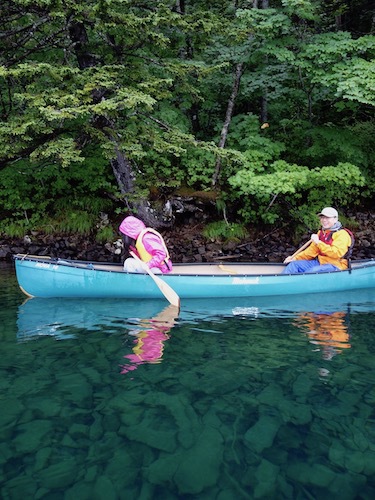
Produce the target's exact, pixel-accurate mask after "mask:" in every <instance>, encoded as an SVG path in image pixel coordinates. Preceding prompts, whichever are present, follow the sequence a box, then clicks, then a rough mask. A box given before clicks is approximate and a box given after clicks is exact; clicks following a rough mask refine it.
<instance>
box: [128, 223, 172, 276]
mask: <svg viewBox="0 0 375 500" xmlns="http://www.w3.org/2000/svg"><path fill="white" fill-rule="evenodd" d="M144 229H146V226H145V224H144V223H143V222H142V221H141V220H140V219H137V218H136V217H133V216H132V215H129V216H128V217H125V219H124V220H123V221H122V222H121V224H120V227H119V230H120V232H121V233H123V234H125V235H127V236H129V237H130V238H133V239H134V240H137V238H138V236H139V235H140V234H141V232H142V231H143V230H144ZM142 244H143V246H144V247H145V249H146V251H147V252H148V253H149V254H150V255H152V258H151V260H150V261H149V262H147V265H148V267H149V268H150V269H152V268H153V267H157V268H159V269H160V270H161V272H162V273H163V274H165V273H169V272H171V271H172V261H171V259H168V266H167V265H166V264H165V262H164V261H165V259H166V257H167V255H166V253H165V248H164V245H163V243H162V241H161V240H160V238H159V236H157V235H156V234H154V233H152V232H145V233H144V235H143V237H142ZM132 250H133V251H134V252H135V253H136V254H137V255H139V254H138V252H137V250H136V249H135V248H132Z"/></svg>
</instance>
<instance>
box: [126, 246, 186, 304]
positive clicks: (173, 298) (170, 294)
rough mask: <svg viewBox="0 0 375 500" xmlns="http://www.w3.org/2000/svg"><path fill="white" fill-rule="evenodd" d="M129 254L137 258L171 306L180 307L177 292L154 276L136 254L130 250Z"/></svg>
mask: <svg viewBox="0 0 375 500" xmlns="http://www.w3.org/2000/svg"><path fill="white" fill-rule="evenodd" d="M130 255H131V256H132V257H133V258H134V259H135V260H137V261H138V262H139V263H140V264H141V265H142V267H143V269H144V270H145V271H146V273H147V274H148V275H149V276H150V277H151V278H152V279H153V280H154V282H155V285H156V286H157V287H158V288H159V290H160V291H161V293H162V294H163V295H164V297H165V298H166V299H167V300H168V302H170V303H171V304H172V305H173V306H175V307H178V308H180V297H179V296H178V295H177V293H176V292H175V291H174V290H173V288H172V287H170V286H169V285H168V284H167V283H165V281H163V280H162V279H160V278H159V277H158V276H156V275H155V274H154V273H153V272H152V271H151V270H150V269H149V267H148V265H147V264H146V263H145V262H143V260H141V259H140V258H139V257H138V255H136V254H135V253H134V252H132V251H130Z"/></svg>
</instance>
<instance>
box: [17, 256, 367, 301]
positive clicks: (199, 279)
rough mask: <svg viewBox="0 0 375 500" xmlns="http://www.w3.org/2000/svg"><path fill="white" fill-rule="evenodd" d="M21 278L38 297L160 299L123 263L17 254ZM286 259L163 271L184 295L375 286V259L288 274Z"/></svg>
mask: <svg viewBox="0 0 375 500" xmlns="http://www.w3.org/2000/svg"><path fill="white" fill-rule="evenodd" d="M14 259H15V265H16V274H17V279H18V283H19V285H20V287H21V289H22V290H23V291H24V292H25V293H26V295H29V296H34V297H92V298H101V297H103V298H104V297H111V298H138V299H139V298H142V299H157V298H161V297H162V293H161V292H160V290H159V288H158V287H157V286H156V284H155V283H154V282H153V280H151V279H150V277H149V276H148V275H147V274H132V273H125V272H124V271H123V270H122V266H121V265H120V264H104V263H97V262H94V263H89V262H84V261H73V260H71V261H67V260H60V259H51V258H47V257H35V256H25V255H21V254H18V255H15V256H14ZM283 269H284V265H283V264H271V263H267V264H261V263H258V264H246V263H231V264H228V265H225V266H221V265H219V264H215V263H211V264H176V265H175V266H174V270H173V273H171V274H168V275H164V276H162V277H161V279H162V280H164V281H165V282H166V283H168V284H169V285H170V286H171V287H172V288H173V289H174V290H175V291H176V292H177V294H178V295H179V296H180V297H181V298H183V299H186V298H209V297H212V298H215V297H217V298H219V297H265V296H277V295H297V294H305V293H321V292H341V291H343V290H358V289H366V288H375V259H369V260H362V261H356V262H353V269H352V271H351V272H349V271H336V272H332V273H321V274H313V273H305V274H298V275H282V274H280V273H281V271H282V270H283Z"/></svg>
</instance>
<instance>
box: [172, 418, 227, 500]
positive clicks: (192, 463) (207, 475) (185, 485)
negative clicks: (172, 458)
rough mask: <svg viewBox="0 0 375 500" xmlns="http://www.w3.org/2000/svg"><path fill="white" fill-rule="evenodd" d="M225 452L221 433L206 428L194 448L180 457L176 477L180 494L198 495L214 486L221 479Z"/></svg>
mask: <svg viewBox="0 0 375 500" xmlns="http://www.w3.org/2000/svg"><path fill="white" fill-rule="evenodd" d="M223 452H224V449H223V437H222V435H221V434H220V432H218V431H217V430H216V429H212V428H210V427H206V428H205V429H204V430H203V432H202V433H201V434H200V436H199V438H198V440H197V441H196V442H195V444H194V446H192V447H191V448H190V449H189V450H186V451H185V452H184V453H181V455H180V458H181V461H180V462H179V463H178V466H177V470H176V473H175V475H174V482H175V483H176V485H177V487H178V491H179V493H180V494H191V495H197V494H199V493H201V492H202V491H203V490H204V489H205V488H208V487H209V486H214V485H215V484H216V483H217V480H218V478H219V474H220V466H221V463H222V459H223Z"/></svg>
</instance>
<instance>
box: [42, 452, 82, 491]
mask: <svg viewBox="0 0 375 500" xmlns="http://www.w3.org/2000/svg"><path fill="white" fill-rule="evenodd" d="M78 470H79V468H78V467H77V462H76V460H75V459H74V458H72V457H71V458H64V459H62V460H61V461H60V462H58V463H56V464H53V465H50V466H49V467H46V468H45V469H44V470H42V471H40V472H39V478H38V479H39V480H40V481H41V483H42V484H43V486H44V487H45V488H47V489H49V490H53V489H57V488H67V487H68V486H70V485H71V484H73V483H74V482H75V481H76V479H77V472H78Z"/></svg>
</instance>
